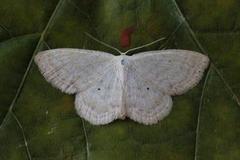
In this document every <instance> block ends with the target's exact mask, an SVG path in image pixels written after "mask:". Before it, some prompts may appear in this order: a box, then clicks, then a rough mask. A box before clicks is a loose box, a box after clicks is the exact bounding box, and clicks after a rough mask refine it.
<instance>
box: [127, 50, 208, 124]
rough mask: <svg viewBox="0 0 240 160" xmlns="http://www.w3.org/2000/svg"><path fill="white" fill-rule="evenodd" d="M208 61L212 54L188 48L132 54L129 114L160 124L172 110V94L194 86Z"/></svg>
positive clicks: (129, 65)
mask: <svg viewBox="0 0 240 160" xmlns="http://www.w3.org/2000/svg"><path fill="white" fill-rule="evenodd" d="M208 62H209V59H208V57H206V56H204V55H202V54H200V53H197V52H191V51H185V50H164V51H150V52H145V53H140V54H138V55H134V56H132V57H130V58H129V61H128V64H127V76H126V77H127V80H126V87H127V89H126V94H127V95H126V108H127V115H128V116H129V117H130V118H131V119H133V120H135V121H138V122H140V123H144V124H153V123H157V122H158V121H159V120H161V119H163V118H164V117H165V116H167V115H168V114H169V113H170V110H171V108H172V100H171V97H170V95H178V94H182V93H184V92H186V91H187V90H189V89H190V88H192V87H194V86H195V85H196V84H197V83H198V82H199V81H200V79H201V77H202V75H203V72H204V70H205V69H206V68H207V66H208Z"/></svg>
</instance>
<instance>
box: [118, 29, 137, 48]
mask: <svg viewBox="0 0 240 160" xmlns="http://www.w3.org/2000/svg"><path fill="white" fill-rule="evenodd" d="M134 31H135V28H134V27H133V26H131V27H128V28H125V29H124V30H123V31H122V32H121V36H120V45H121V47H123V48H127V47H130V45H131V34H132V33H133V32H134Z"/></svg>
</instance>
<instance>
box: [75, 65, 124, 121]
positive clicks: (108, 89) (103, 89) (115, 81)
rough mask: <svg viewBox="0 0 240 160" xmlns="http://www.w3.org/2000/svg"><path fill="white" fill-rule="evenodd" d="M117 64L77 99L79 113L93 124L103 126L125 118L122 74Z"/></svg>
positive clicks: (77, 96)
mask: <svg viewBox="0 0 240 160" xmlns="http://www.w3.org/2000/svg"><path fill="white" fill-rule="evenodd" d="M119 69H120V68H119V67H118V65H117V64H115V65H114V66H113V67H112V68H111V69H110V70H108V72H107V73H105V74H104V75H103V78H102V79H101V80H100V81H98V82H97V83H95V84H94V85H92V86H91V87H90V88H88V89H87V90H85V91H83V92H81V93H78V94H77V95H76V99H75V107H76V110H77V113H78V114H79V115H80V116H81V117H83V118H85V119H86V120H87V121H89V122H90V123H92V124H95V125H101V124H107V123H110V122H112V121H113V120H115V119H118V118H124V117H125V111H124V110H123V107H122V106H123V105H122V102H123V101H122V89H123V84H122V80H121V73H120V71H119Z"/></svg>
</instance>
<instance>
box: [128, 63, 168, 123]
mask: <svg viewBox="0 0 240 160" xmlns="http://www.w3.org/2000/svg"><path fill="white" fill-rule="evenodd" d="M126 74H127V78H126V92H125V93H126V96H125V106H126V112H127V113H126V114H127V116H128V117H129V118H131V119H133V120H134V121H137V122H139V123H143V124H146V125H148V124H154V123H157V122H158V121H159V120H161V119H163V118H164V117H165V116H167V115H168V114H169V112H170V111H171V108H172V99H171V97H170V96H169V95H166V94H163V92H161V91H160V90H158V89H157V88H156V87H155V86H154V85H153V84H151V83H150V82H148V81H145V80H144V79H143V78H142V77H139V75H138V73H137V72H136V71H135V68H133V67H132V66H131V65H129V67H128V69H127V73H126Z"/></svg>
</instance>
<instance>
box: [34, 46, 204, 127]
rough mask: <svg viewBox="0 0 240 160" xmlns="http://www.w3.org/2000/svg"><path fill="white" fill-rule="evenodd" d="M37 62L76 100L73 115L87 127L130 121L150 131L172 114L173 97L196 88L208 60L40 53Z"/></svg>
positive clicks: (184, 54)
mask: <svg viewBox="0 0 240 160" xmlns="http://www.w3.org/2000/svg"><path fill="white" fill-rule="evenodd" d="M125 53H126V52H125ZM35 62H36V63H37V65H38V67H39V69H40V71H41V73H42V74H43V76H44V77H45V79H46V80H47V81H48V82H50V83H51V84H52V85H53V86H54V87H56V88H59V89H60V90H61V91H62V92H65V93H68V94H76V98H75V108H76V111H77V113H78V114H79V116H80V117H82V118H84V119H86V120H87V121H89V122H90V123H92V124H95V125H100V124H107V123H110V122H112V121H113V120H115V119H119V118H120V119H124V118H125V117H129V118H131V119H133V120H134V121H137V122H139V123H143V124H146V125H149V124H154V123H157V122H158V121H159V120H162V119H163V118H164V117H166V116H167V115H168V114H169V113H170V111H171V108H172V98H171V96H173V95H180V94H183V93H185V92H186V91H188V90H189V89H191V88H193V87H194V86H196V85H197V83H198V82H199V81H200V79H201V77H202V75H203V73H204V70H205V69H206V68H207V66H208V63H209V59H208V57H207V56H205V55H203V54H200V53H197V52H192V51H187V50H174V49H170V50H159V51H158V50H156V51H148V52H142V53H139V54H136V55H133V56H127V55H126V54H121V55H119V56H114V55H112V54H109V53H106V52H100V51H94V50H86V49H70V48H69V49H67V48H63V49H52V50H47V51H43V52H40V53H38V54H37V55H36V56H35Z"/></svg>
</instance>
